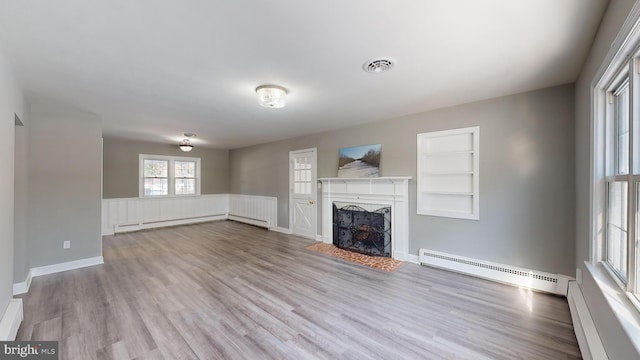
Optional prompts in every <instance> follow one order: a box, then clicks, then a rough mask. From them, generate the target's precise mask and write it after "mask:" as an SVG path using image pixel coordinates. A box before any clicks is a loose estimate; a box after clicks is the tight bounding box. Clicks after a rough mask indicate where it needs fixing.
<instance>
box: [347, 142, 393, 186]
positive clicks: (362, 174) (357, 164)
mask: <svg viewBox="0 0 640 360" xmlns="http://www.w3.org/2000/svg"><path fill="white" fill-rule="evenodd" d="M381 149H382V145H381V144H377V145H363V146H354V147H348V148H342V149H340V158H339V159H338V177H339V178H369V177H378V176H380V153H381Z"/></svg>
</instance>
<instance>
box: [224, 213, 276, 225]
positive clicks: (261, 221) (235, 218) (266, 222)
mask: <svg viewBox="0 0 640 360" xmlns="http://www.w3.org/2000/svg"><path fill="white" fill-rule="evenodd" d="M227 218H228V219H229V220H233V221H237V222H241V223H245V224H250V225H255V226H260V227H263V228H267V229H270V228H271V223H270V222H269V220H264V219H253V218H250V217H246V216H238V215H233V214H229V216H228V217H227Z"/></svg>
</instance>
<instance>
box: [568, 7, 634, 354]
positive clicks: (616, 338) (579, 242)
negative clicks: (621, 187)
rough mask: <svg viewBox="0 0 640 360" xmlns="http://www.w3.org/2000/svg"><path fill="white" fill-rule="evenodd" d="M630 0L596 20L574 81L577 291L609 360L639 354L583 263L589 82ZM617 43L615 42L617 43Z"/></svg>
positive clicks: (586, 243)
mask: <svg viewBox="0 0 640 360" xmlns="http://www.w3.org/2000/svg"><path fill="white" fill-rule="evenodd" d="M634 3H635V1H633V0H613V1H611V2H610V3H609V6H608V8H607V12H606V14H605V16H604V18H603V20H602V22H601V23H600V28H599V30H598V34H597V36H596V39H595V42H594V44H593V45H592V47H591V51H590V54H589V57H588V59H587V61H586V63H585V64H584V67H583V69H582V72H581V73H580V76H579V78H578V80H577V82H576V86H575V87H576V101H575V103H576V125H575V128H576V133H575V138H576V141H575V143H576V165H575V166H576V194H577V196H576V241H575V243H576V263H575V266H576V267H578V268H581V269H582V270H583V274H584V280H583V283H582V284H581V290H582V293H583V295H584V297H585V300H586V302H587V306H588V307H589V311H590V312H591V314H592V316H593V319H594V321H595V323H596V326H597V328H598V333H599V335H600V337H601V339H602V341H603V343H604V345H605V349H606V351H607V354H608V355H609V358H610V359H637V358H638V356H639V354H638V352H637V351H636V350H635V348H634V346H633V344H632V343H631V342H630V340H629V338H628V335H626V334H625V331H624V330H623V328H622V326H621V324H620V323H619V322H618V321H617V319H616V316H615V315H614V313H613V312H612V311H611V308H610V307H609V305H608V304H607V302H606V300H605V298H604V296H603V294H602V292H601V290H600V289H599V287H598V285H597V284H596V280H595V279H594V278H593V277H592V274H591V272H590V271H587V269H586V267H585V265H584V262H585V261H587V260H589V246H590V242H591V239H590V238H589V226H590V225H589V222H590V221H589V194H590V185H589V178H590V177H591V174H590V161H591V160H590V152H591V151H590V140H591V138H590V137H591V82H592V81H593V80H594V76H595V75H596V72H597V71H598V68H599V67H600V66H601V64H602V62H603V60H604V58H605V56H606V55H607V52H608V51H609V49H610V48H611V46H612V43H613V41H614V39H615V37H616V35H617V34H618V32H619V31H620V28H621V27H622V24H623V23H624V21H625V19H626V17H627V15H628V14H629V12H630V10H631V8H632V7H633V5H634ZM618 45H619V44H618Z"/></svg>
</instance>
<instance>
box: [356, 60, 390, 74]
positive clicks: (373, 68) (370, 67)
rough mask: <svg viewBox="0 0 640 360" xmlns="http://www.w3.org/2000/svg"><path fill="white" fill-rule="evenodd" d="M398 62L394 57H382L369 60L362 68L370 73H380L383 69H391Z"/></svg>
mask: <svg viewBox="0 0 640 360" xmlns="http://www.w3.org/2000/svg"><path fill="white" fill-rule="evenodd" d="M395 64H396V61H395V60H394V59H392V58H381V59H375V60H369V61H367V62H365V63H364V64H363V65H362V69H363V70H364V71H366V72H368V73H372V74H379V73H381V72H383V71H387V70H391V68H393V66H394V65H395Z"/></svg>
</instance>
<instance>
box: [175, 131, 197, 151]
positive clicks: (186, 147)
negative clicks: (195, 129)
mask: <svg viewBox="0 0 640 360" xmlns="http://www.w3.org/2000/svg"><path fill="white" fill-rule="evenodd" d="M182 135H184V136H185V137H186V138H185V139H184V140H182V141H181V142H180V145H178V146H179V147H180V150H182V151H184V152H189V151H191V150H193V145H192V144H191V141H189V138H192V137H194V136H196V134H192V133H184V134H182Z"/></svg>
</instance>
